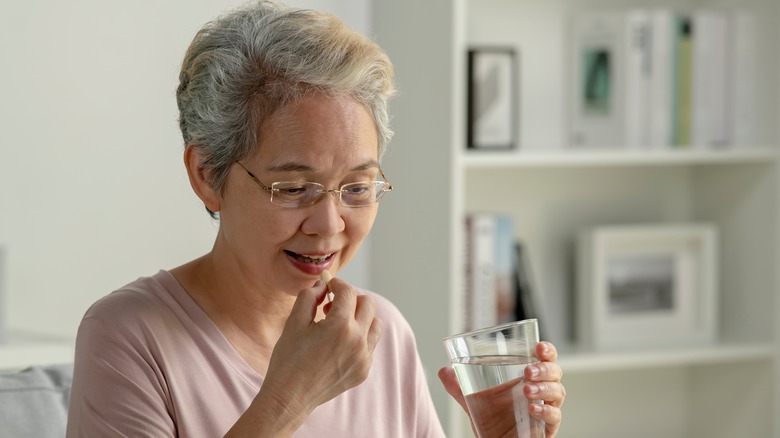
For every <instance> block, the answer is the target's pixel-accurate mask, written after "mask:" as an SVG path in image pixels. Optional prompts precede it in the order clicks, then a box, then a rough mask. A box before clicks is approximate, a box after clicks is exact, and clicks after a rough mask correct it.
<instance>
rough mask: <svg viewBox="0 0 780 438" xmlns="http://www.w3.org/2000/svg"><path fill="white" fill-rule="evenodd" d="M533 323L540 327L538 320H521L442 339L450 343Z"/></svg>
mask: <svg viewBox="0 0 780 438" xmlns="http://www.w3.org/2000/svg"><path fill="white" fill-rule="evenodd" d="M531 323H536V324H537V325H538V323H539V322H538V321H537V319H536V318H528V319H521V320H520V321H512V322H507V323H504V324H498V325H493V326H490V327H484V328H480V329H476V330H470V331H467V332H463V333H458V334H455V335H450V336H446V337H444V338H442V341H444V342H446V341H449V340H452V339H455V338H466V337H470V336H474V335H480V334H483V333H489V332H495V331H501V330H504V329H507V328H510V327H516V326H523V325H527V324H531Z"/></svg>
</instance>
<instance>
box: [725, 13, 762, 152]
mask: <svg viewBox="0 0 780 438" xmlns="http://www.w3.org/2000/svg"><path fill="white" fill-rule="evenodd" d="M730 21H731V34H732V41H731V44H732V47H733V60H732V68H731V69H730V70H729V73H730V80H729V101H730V103H731V105H730V107H731V109H732V110H731V114H730V115H729V118H730V120H731V123H732V139H731V140H732V143H733V144H736V145H751V144H752V142H754V141H755V140H756V139H755V133H754V129H755V126H754V123H753V119H754V118H755V116H756V110H755V104H756V102H755V93H756V86H755V84H756V83H757V82H758V78H757V68H756V63H757V56H758V55H757V53H756V45H757V39H758V37H757V36H756V27H757V26H756V22H755V17H754V16H753V15H752V14H751V13H749V12H744V11H738V12H735V13H734V14H733V15H732V16H731V17H730Z"/></svg>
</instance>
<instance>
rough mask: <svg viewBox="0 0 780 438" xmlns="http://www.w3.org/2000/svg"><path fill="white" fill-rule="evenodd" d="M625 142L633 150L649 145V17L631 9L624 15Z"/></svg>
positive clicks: (650, 32)
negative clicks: (625, 27)
mask: <svg viewBox="0 0 780 438" xmlns="http://www.w3.org/2000/svg"><path fill="white" fill-rule="evenodd" d="M626 26H627V29H626V87H625V88H626V93H625V138H626V140H625V142H626V146H628V147H633V148H648V147H650V145H651V139H650V124H649V123H647V120H648V118H649V117H650V109H651V101H650V99H651V86H652V84H651V81H652V46H651V38H652V15H651V13H650V11H648V10H641V9H636V10H630V11H628V12H627V16H626Z"/></svg>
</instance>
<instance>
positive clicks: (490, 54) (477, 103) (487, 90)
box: [466, 47, 519, 150]
mask: <svg viewBox="0 0 780 438" xmlns="http://www.w3.org/2000/svg"><path fill="white" fill-rule="evenodd" d="M517 58H518V56H517V53H516V51H515V49H514V48H512V47H478V48H471V49H469V51H468V103H467V107H468V121H467V135H466V137H467V146H468V148H469V149H481V150H490V149H494V150H495V149H498V150H506V149H512V148H515V147H517V143H518V140H517V138H518V129H517V127H518V120H519V119H518V113H519V110H518V104H517V102H518V96H517V94H518V91H517V90H518V72H517V70H518V68H517V64H518V61H517Z"/></svg>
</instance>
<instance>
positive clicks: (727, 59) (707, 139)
mask: <svg viewBox="0 0 780 438" xmlns="http://www.w3.org/2000/svg"><path fill="white" fill-rule="evenodd" d="M729 21H730V20H729V17H728V15H727V14H726V13H725V12H720V11H714V10H699V11H695V12H694V13H693V18H692V23H693V66H692V68H693V84H692V86H693V94H692V106H693V108H692V123H691V140H692V144H693V145H694V147H697V148H723V147H725V146H728V145H729V144H730V143H731V127H732V118H731V116H730V109H729V99H728V97H729V83H730V79H731V74H729V69H730V68H731V67H730V66H731V64H732V61H731V37H730V35H731V33H730V29H729V27H730V26H729Z"/></svg>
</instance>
